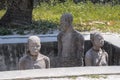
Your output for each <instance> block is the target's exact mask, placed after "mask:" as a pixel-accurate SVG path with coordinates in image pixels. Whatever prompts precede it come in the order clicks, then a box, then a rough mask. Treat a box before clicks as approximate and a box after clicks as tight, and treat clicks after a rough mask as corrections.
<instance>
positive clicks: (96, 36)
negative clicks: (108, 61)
mask: <svg viewBox="0 0 120 80" xmlns="http://www.w3.org/2000/svg"><path fill="white" fill-rule="evenodd" d="M90 39H91V42H92V44H93V46H96V47H103V45H104V38H103V36H102V34H100V33H99V32H94V33H91V34H90Z"/></svg>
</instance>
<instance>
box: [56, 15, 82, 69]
mask: <svg viewBox="0 0 120 80" xmlns="http://www.w3.org/2000/svg"><path fill="white" fill-rule="evenodd" d="M72 22H73V16H72V15H71V14H69V13H65V14H63V15H62V16H61V19H60V29H61V32H60V33H59V34H58V36H57V39H58V57H59V62H60V63H59V66H61V67H72V66H82V65H83V55H84V38H83V36H82V35H81V34H80V33H79V32H78V31H76V30H74V28H73V25H72Z"/></svg>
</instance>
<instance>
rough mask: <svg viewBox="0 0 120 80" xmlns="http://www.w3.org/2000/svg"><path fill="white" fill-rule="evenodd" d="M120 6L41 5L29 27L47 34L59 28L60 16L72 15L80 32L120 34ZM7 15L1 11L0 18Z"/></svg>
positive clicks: (86, 4)
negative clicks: (50, 30)
mask: <svg viewBox="0 0 120 80" xmlns="http://www.w3.org/2000/svg"><path fill="white" fill-rule="evenodd" d="M119 10H120V5H115V6H111V5H110V4H106V5H103V4H95V5H94V4H92V3H91V2H87V3H79V4H74V3H73V2H71V1H69V0H68V1H67V2H65V3H64V4H63V3H57V4H56V5H52V4H51V5H48V4H46V3H43V4H41V6H37V7H36V8H34V9H33V24H32V25H30V26H29V27H32V28H31V29H36V30H35V32H37V33H41V31H45V32H47V31H48V30H49V29H56V28H58V27H59V20H60V16H61V15H62V14H63V13H71V14H72V15H73V17H74V21H73V25H74V27H75V29H77V30H79V31H91V30H93V29H99V30H100V31H102V32H117V33H120V12H119ZM4 13H5V11H4V10H2V11H0V17H1V16H2V15H3V14H4ZM41 29H43V30H41Z"/></svg>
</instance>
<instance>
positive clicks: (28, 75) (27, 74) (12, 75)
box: [0, 66, 120, 80]
mask: <svg viewBox="0 0 120 80" xmlns="http://www.w3.org/2000/svg"><path fill="white" fill-rule="evenodd" d="M93 74H94V75H95V74H97V75H120V66H109V67H69V68H51V69H34V70H20V71H3V72H0V80H5V79H6V80H7V79H9V80H10V79H11V80H13V79H21V80H22V79H44V78H64V77H74V76H85V75H93Z"/></svg>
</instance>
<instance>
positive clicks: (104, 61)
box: [85, 32, 108, 66]
mask: <svg viewBox="0 0 120 80" xmlns="http://www.w3.org/2000/svg"><path fill="white" fill-rule="evenodd" d="M90 40H91V42H92V45H93V46H92V47H91V48H90V49H89V50H88V51H87V52H86V54H85V65H86V66H107V65H108V53H107V52H106V51H105V50H104V49H102V47H103V46H104V38H103V36H102V35H101V33H98V32H94V33H91V34H90Z"/></svg>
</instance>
